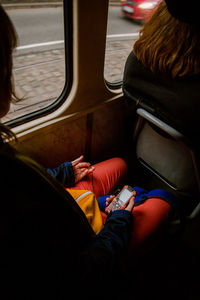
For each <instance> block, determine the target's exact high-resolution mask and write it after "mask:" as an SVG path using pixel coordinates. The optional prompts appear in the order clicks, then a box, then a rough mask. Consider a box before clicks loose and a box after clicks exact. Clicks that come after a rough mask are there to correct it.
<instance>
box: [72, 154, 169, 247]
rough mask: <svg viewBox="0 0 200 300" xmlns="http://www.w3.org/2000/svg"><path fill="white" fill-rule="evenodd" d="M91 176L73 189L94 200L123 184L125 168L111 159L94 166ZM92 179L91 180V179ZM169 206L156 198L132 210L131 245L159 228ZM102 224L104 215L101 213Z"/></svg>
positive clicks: (138, 242)
mask: <svg viewBox="0 0 200 300" xmlns="http://www.w3.org/2000/svg"><path fill="white" fill-rule="evenodd" d="M94 167H95V170H94V171H93V175H91V174H90V175H88V176H87V177H86V178H84V179H83V180H81V181H80V182H78V183H77V184H76V185H75V186H74V187H73V189H77V190H90V191H93V192H94V194H95V195H96V198H98V197H99V196H102V195H107V194H112V192H114V191H115V189H116V188H118V186H119V185H120V184H125V182H124V181H125V179H126V174H127V166H126V163H125V162H124V160H122V159H121V158H112V159H109V160H106V161H103V162H101V163H98V164H96V165H94ZM92 177H93V178H92ZM169 211H170V205H169V204H168V203H167V202H166V201H164V200H162V199H158V198H151V199H148V200H147V201H145V202H144V203H143V204H141V205H139V206H136V207H134V209H133V237H132V242H131V245H132V246H134V245H139V244H140V243H141V242H143V241H144V240H145V239H146V238H147V237H149V236H150V235H151V234H152V233H154V232H155V231H156V229H158V228H159V226H160V225H161V224H162V223H163V221H165V220H166V219H167V217H168V213H169ZM102 216H103V219H104V222H105V220H106V215H105V214H104V213H102Z"/></svg>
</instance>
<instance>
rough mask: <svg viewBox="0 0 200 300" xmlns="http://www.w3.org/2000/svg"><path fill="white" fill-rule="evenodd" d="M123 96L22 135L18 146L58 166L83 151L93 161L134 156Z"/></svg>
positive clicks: (48, 164)
mask: <svg viewBox="0 0 200 300" xmlns="http://www.w3.org/2000/svg"><path fill="white" fill-rule="evenodd" d="M127 126H129V125H128V122H127V112H126V104H125V101H124V98H123V97H120V98H118V99H116V100H113V101H111V102H108V103H104V104H102V105H101V106H98V107H95V109H93V110H90V111H89V112H86V113H82V114H81V113H80V114H77V115H76V116H75V117H71V118H68V119H65V120H62V121H60V122H58V123H56V125H55V124H52V125H49V126H47V127H44V128H42V129H40V130H38V131H35V132H34V133H33V134H31V135H28V136H25V137H24V138H20V139H19V143H18V144H17V145H16V146H17V149H18V150H20V151H22V152H23V153H25V154H27V155H30V156H31V157H32V158H33V159H35V160H37V161H38V162H39V163H41V164H42V165H43V166H45V167H51V168H53V167H56V166H57V165H59V164H60V163H62V162H63V161H71V160H73V159H75V158H76V157H78V156H80V155H82V154H83V155H84V156H85V159H87V160H88V161H90V162H91V163H96V162H99V161H102V160H104V159H108V158H111V157H116V156H119V157H122V158H124V159H125V160H126V161H127V162H129V161H130V159H132V158H131V157H132V156H134V155H133V152H132V150H131V145H130V141H131V136H130V133H129V128H127Z"/></svg>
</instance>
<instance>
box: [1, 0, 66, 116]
mask: <svg viewBox="0 0 200 300" xmlns="http://www.w3.org/2000/svg"><path fill="white" fill-rule="evenodd" d="M36 2H37V3H36ZM2 4H3V6H4V9H5V10H6V11H7V13H8V15H9V16H10V18H11V20H12V21H13V23H14V25H15V28H16V31H17V34H18V47H17V49H16V51H15V52H14V56H13V64H14V83H15V90H16V94H17V96H18V97H19V98H20V99H21V100H20V101H19V102H17V103H12V104H11V109H10V112H9V114H8V115H7V116H6V117H5V118H3V122H6V121H10V120H13V119H15V118H18V117H21V116H24V115H27V114H30V113H32V112H35V111H39V110H40V109H42V108H45V107H47V106H49V105H51V104H52V103H54V102H55V100H56V99H57V98H58V97H59V95H60V94H61V92H62V90H63V88H64V84H65V61H64V60H65V51H64V24H63V3H62V1H60V0H59V1H56V0H53V1H51V0H48V1H45V2H44V1H42V0H40V1H34V0H20V1H17V0H12V1H6V0H4V1H2Z"/></svg>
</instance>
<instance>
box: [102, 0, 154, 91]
mask: <svg viewBox="0 0 200 300" xmlns="http://www.w3.org/2000/svg"><path fill="white" fill-rule="evenodd" d="M159 1H160V0H154V1H150V0H149V1H148V4H147V1H146V0H144V1H143V0H135V1H132V0H122V1H121V0H110V2H109V12H108V27H107V43H106V54H105V66H104V77H105V79H106V81H107V82H108V83H110V84H113V87H114V84H117V83H118V84H120V82H121V81H122V78H123V72H124V65H125V62H126V59H127V57H128V55H129V53H130V52H131V51H132V49H133V45H134V42H135V41H136V40H137V39H138V36H139V30H140V28H141V26H142V24H143V23H144V22H145V21H146V19H148V17H149V16H150V15H151V13H152V11H153V9H155V7H156V4H157V3H158V2H159Z"/></svg>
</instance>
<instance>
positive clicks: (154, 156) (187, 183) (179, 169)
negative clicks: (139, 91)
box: [134, 108, 200, 216]
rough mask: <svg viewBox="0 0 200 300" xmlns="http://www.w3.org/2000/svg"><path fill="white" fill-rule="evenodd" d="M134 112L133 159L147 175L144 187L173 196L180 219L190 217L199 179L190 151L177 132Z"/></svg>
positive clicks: (144, 113) (143, 112)
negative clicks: (136, 116)
mask: <svg viewBox="0 0 200 300" xmlns="http://www.w3.org/2000/svg"><path fill="white" fill-rule="evenodd" d="M136 112H137V115H138V120H137V124H136V127H135V132H134V137H135V138H134V139H135V144H136V156H137V159H138V161H139V162H140V164H141V165H142V166H143V170H146V171H147V174H149V175H150V176H149V178H150V180H149V182H148V184H147V185H149V188H155V187H156V188H164V189H166V190H168V191H170V192H171V193H173V194H174V195H175V196H176V198H177V199H178V201H179V203H180V207H181V210H182V212H183V213H184V215H186V216H192V215H193V214H194V210H195V208H196V206H197V205H198V203H199V194H200V180H199V178H200V177H199V171H198V165H197V160H196V157H195V154H194V151H193V149H192V148H191V147H190V146H189V145H188V144H187V142H186V139H185V137H184V136H183V135H182V134H181V133H180V132H178V131H177V130H176V129H174V128H172V127H171V126H169V125H168V124H166V123H164V122H163V121H162V120H160V119H158V118H157V117H155V116H154V115H152V114H151V113H150V112H148V111H146V110H145V109H143V108H138V109H137V111H136ZM155 185H156V186H155Z"/></svg>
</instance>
